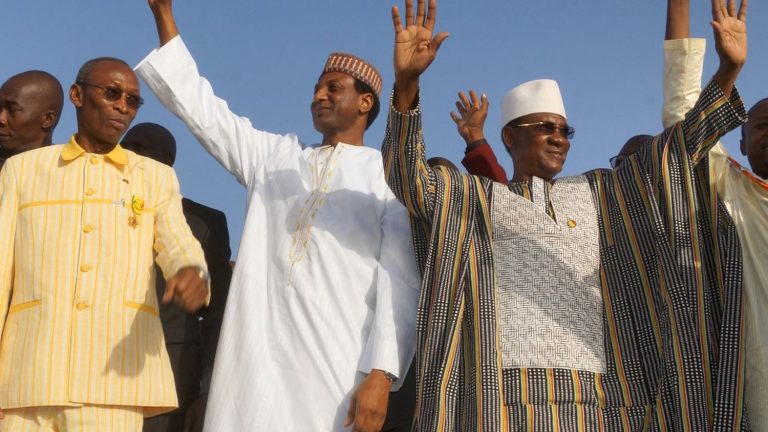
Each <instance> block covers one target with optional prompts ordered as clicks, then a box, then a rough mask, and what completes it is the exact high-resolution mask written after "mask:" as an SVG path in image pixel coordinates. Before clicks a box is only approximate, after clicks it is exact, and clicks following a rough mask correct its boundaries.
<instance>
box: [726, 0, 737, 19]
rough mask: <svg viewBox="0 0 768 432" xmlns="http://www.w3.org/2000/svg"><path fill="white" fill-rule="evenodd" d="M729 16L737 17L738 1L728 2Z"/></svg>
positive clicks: (729, 0) (730, 0) (731, 0)
mask: <svg viewBox="0 0 768 432" xmlns="http://www.w3.org/2000/svg"><path fill="white" fill-rule="evenodd" d="M728 16H736V0H728Z"/></svg>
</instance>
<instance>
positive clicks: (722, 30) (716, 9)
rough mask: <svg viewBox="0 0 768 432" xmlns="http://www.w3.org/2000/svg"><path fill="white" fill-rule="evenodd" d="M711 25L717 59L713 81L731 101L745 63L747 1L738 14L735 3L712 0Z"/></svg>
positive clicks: (733, 1)
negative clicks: (717, 64)
mask: <svg viewBox="0 0 768 432" xmlns="http://www.w3.org/2000/svg"><path fill="white" fill-rule="evenodd" d="M724 1H727V2H728V4H727V5H726V4H725V3H724ZM711 24H712V28H713V29H714V31H715V50H716V51H717V55H718V56H719V57H720V67H719V68H718V69H717V72H715V75H714V76H713V77H712V79H713V80H714V81H715V82H716V83H717V85H718V86H720V89H721V90H722V91H723V95H724V96H725V97H728V98H730V97H731V90H733V86H734V84H736V78H737V77H738V76H739V72H740V71H741V67H742V66H744V63H745V62H746V61H747V0H741V6H740V7H739V11H738V12H736V0H712V22H711Z"/></svg>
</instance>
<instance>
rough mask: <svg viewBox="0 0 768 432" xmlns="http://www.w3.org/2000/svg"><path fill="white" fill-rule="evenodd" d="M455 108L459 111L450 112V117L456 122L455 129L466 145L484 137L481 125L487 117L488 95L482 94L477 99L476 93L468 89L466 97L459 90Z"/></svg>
mask: <svg viewBox="0 0 768 432" xmlns="http://www.w3.org/2000/svg"><path fill="white" fill-rule="evenodd" d="M456 108H457V109H458V111H459V113H458V114H456V113H455V112H451V119H453V122H454V123H456V129H458V131H459V135H461V137H462V138H464V141H465V142H466V143H467V145H469V144H471V143H473V142H475V141H477V140H479V139H482V138H484V137H485V136H484V134H483V126H484V125H485V119H486V117H488V97H487V96H486V95H483V96H482V97H480V99H478V98H477V93H475V91H474V90H470V91H469V98H467V95H466V94H464V92H459V100H458V101H456Z"/></svg>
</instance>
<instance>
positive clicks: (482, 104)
mask: <svg viewBox="0 0 768 432" xmlns="http://www.w3.org/2000/svg"><path fill="white" fill-rule="evenodd" d="M489 105H490V103H489V102H488V95H486V94H485V93H483V95H482V96H481V97H480V109H481V110H483V111H485V112H488V106H489Z"/></svg>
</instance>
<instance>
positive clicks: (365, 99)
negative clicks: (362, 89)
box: [358, 93, 373, 114]
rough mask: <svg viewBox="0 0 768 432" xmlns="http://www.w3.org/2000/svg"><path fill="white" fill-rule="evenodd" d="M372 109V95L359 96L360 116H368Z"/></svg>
mask: <svg viewBox="0 0 768 432" xmlns="http://www.w3.org/2000/svg"><path fill="white" fill-rule="evenodd" d="M372 109H373V94H371V93H363V94H361V95H360V103H359V108H358V110H359V111H360V114H368V112H369V111H370V110H372Z"/></svg>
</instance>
